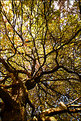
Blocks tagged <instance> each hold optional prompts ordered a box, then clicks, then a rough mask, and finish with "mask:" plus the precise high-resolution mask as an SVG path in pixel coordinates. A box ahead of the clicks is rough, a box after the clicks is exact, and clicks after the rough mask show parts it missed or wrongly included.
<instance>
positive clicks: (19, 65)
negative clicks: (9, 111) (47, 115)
mask: <svg viewBox="0 0 81 121" xmlns="http://www.w3.org/2000/svg"><path fill="white" fill-rule="evenodd" d="M80 10H81V5H80V1H77V0H75V1H71V0H64V1H62V0H19V1H18V0H8V1H3V0H2V1H1V2H0V11H1V13H0V24H1V26H0V41H1V42H0V43H1V44H0V51H1V53H0V67H1V70H0V99H1V102H4V103H5V105H10V106H11V107H12V105H13V104H14V103H17V104H18V105H19V107H20V109H21V108H23V107H24V109H25V110H26V114H25V115H26V116H25V117H26V118H27V119H26V120H29V119H30V117H31V115H32V116H34V115H39V113H41V112H42V111H43V110H46V109H50V108H55V107H57V106H58V105H59V102H60V101H62V102H64V103H65V104H66V105H68V104H69V103H70V102H71V101H73V100H75V99H78V100H76V101H74V102H73V104H77V105H79V104H80V96H81V94H80V93H81V92H80V91H81V70H80V67H81V60H80V54H81V53H80V50H81V48H80V45H81V20H80V18H81V14H80ZM4 95H5V96H4ZM11 102H12V103H11ZM73 109H74V108H73ZM22 110H23V109H22ZM76 110H77V108H76ZM80 111H81V110H80ZM54 117H56V119H57V120H58V121H62V120H63V121H66V120H67V121H70V120H71V121H74V120H76V121H78V120H79V119H80V113H79V112H78V113H73V114H69V113H66V114H64V113H63V114H60V113H58V114H57V115H54ZM10 121H11V120H10ZM22 121H25V120H24V119H22Z"/></svg>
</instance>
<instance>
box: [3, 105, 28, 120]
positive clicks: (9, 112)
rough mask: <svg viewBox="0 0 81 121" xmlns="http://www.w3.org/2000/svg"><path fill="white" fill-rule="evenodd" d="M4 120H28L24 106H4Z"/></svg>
mask: <svg viewBox="0 0 81 121" xmlns="http://www.w3.org/2000/svg"><path fill="white" fill-rule="evenodd" d="M1 119H2V121H27V119H26V110H25V108H24V107H19V106H16V108H14V109H13V108H12V109H8V107H7V108H5V107H4V109H3V110H2V112H1Z"/></svg>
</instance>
